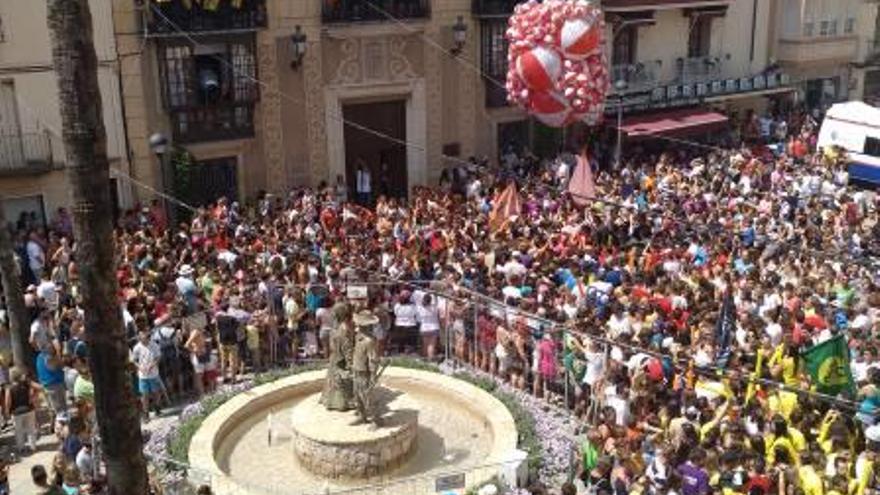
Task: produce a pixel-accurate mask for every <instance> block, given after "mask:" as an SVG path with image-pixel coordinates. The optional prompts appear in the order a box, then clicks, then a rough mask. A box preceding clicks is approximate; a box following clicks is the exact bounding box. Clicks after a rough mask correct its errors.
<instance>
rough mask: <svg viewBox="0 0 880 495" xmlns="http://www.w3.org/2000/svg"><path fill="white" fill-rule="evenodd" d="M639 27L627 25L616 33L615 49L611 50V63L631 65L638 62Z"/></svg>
mask: <svg viewBox="0 0 880 495" xmlns="http://www.w3.org/2000/svg"><path fill="white" fill-rule="evenodd" d="M638 34H639V31H638V28H637V27H636V26H632V25H630V26H625V27H623V28H621V29H620V31H618V32H617V33H614V49H613V50H612V52H611V65H630V64H634V63H635V62H636V43H637V42H638V39H639V37H638Z"/></svg>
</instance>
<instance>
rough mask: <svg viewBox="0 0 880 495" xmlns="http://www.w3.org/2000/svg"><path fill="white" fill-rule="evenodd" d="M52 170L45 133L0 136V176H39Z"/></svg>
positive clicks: (49, 142)
mask: <svg viewBox="0 0 880 495" xmlns="http://www.w3.org/2000/svg"><path fill="white" fill-rule="evenodd" d="M51 168H52V143H51V141H50V139H49V135H48V134H47V133H27V134H6V135H0V176H8V175H27V174H40V173H43V172H47V171H49V170H50V169H51Z"/></svg>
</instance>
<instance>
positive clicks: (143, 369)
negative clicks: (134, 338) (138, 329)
mask: <svg viewBox="0 0 880 495" xmlns="http://www.w3.org/2000/svg"><path fill="white" fill-rule="evenodd" d="M161 356H162V354H161V351H160V350H159V346H158V345H157V344H156V343H155V342H152V341H151V342H148V343H147V344H144V343H142V342H140V341H139V342H138V343H137V344H135V345H134V349H132V350H131V360H132V362H134V364H135V365H136V366H137V373H138V378H140V379H141V380H149V379H153V378H158V377H159V358H161Z"/></svg>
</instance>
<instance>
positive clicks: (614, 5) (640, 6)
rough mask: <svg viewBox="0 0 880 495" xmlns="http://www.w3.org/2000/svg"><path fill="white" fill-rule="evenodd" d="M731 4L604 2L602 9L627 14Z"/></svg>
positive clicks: (711, 0) (726, 0) (704, 0)
mask: <svg viewBox="0 0 880 495" xmlns="http://www.w3.org/2000/svg"><path fill="white" fill-rule="evenodd" d="M730 3H732V0H604V1H603V2H602V8H603V9H605V11H606V12H627V11H638V10H648V9H650V10H667V9H681V8H687V7H725V6H727V5H729V4H730Z"/></svg>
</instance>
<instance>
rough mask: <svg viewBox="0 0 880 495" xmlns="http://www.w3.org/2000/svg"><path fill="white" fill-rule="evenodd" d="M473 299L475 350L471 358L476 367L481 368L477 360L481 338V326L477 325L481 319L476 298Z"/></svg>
mask: <svg viewBox="0 0 880 495" xmlns="http://www.w3.org/2000/svg"><path fill="white" fill-rule="evenodd" d="M471 301H472V303H471V304H473V305H474V350H473V357H472V358H471V362H472V363H473V364H474V368H477V369H480V363H478V362H477V340H478V339H479V331H480V329H479V326H478V325H477V323H478V321H479V318H478V317H479V311H478V308H477V302H476V300H474V299H471Z"/></svg>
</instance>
